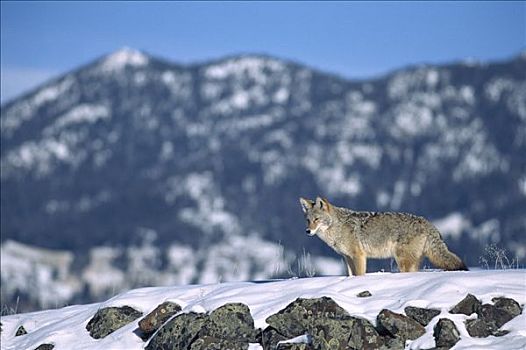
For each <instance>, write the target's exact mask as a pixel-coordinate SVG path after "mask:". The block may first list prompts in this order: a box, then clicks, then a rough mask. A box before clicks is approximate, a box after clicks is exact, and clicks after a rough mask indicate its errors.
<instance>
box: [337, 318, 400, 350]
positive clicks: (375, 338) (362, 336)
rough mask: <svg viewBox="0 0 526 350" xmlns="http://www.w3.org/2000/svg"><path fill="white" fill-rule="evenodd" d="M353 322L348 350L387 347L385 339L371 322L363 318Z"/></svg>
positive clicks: (355, 319) (371, 349)
mask: <svg viewBox="0 0 526 350" xmlns="http://www.w3.org/2000/svg"><path fill="white" fill-rule="evenodd" d="M353 320H354V322H353V323H352V327H351V336H350V337H349V341H348V343H347V346H348V349H351V350H377V349H381V348H382V347H384V346H385V339H384V337H382V336H381V335H380V334H379V333H378V331H377V330H376V328H374V326H373V325H372V324H371V322H369V321H367V320H365V319H362V318H354V319H353ZM402 348H403V347H402Z"/></svg>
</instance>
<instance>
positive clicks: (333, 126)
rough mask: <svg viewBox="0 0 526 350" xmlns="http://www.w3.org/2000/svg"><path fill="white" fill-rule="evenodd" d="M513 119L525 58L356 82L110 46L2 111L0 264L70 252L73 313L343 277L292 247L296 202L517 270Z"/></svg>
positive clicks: (297, 224) (523, 119)
mask: <svg viewBox="0 0 526 350" xmlns="http://www.w3.org/2000/svg"><path fill="white" fill-rule="evenodd" d="M525 106H526V54H524V53H523V54H521V55H519V56H517V57H514V58H512V59H510V60H507V61H503V62H494V63H473V62H459V63H453V64H448V65H441V66H431V65H422V66H415V67H408V68H405V69H401V70H398V71H395V72H392V73H391V74H388V75H387V76H384V77H381V78H378V79H373V80H367V81H352V80H348V79H344V78H342V77H339V76H336V75H333V74H327V73H324V72H320V71H317V70H313V69H311V68H309V67H306V66H304V65H301V64H299V63H295V62H290V61H286V60H281V59H277V58H273V57H270V56H263V55H243V56H233V57H228V58H225V59H221V60H216V61H212V62H206V63H199V64H192V65H181V64H174V63H172V62H168V61H166V60H162V59H158V58H156V57H153V56H151V55H148V54H146V53H144V52H140V51H137V50H133V49H122V50H119V51H117V52H114V53H112V54H110V55H108V56H105V57H102V58H100V59H98V60H96V61H95V62H92V63H90V64H88V65H86V66H83V67H80V68H79V69H77V70H75V71H72V72H70V73H67V74H65V75H63V76H61V77H58V78H57V79H55V80H53V81H51V82H49V83H48V84H45V85H44V86H42V87H40V88H38V89H36V90H34V91H32V92H30V93H28V94H26V95H24V96H22V97H20V98H18V99H15V100H13V101H10V102H9V103H6V104H5V105H3V106H2V107H1V124H0V125H1V186H2V191H1V216H2V220H1V234H2V242H3V243H2V244H3V250H4V251H10V252H15V253H13V255H9V256H13V257H17V256H18V257H20V256H25V255H24V253H20V251H24V252H27V251H33V250H32V249H37V251H40V249H42V248H43V249H46V253H45V254H43V255H42V254H40V253H39V254H37V255H36V256H48V255H49V254H54V253H52V252H53V250H60V252H58V253H57V254H59V255H60V256H64V254H67V253H68V252H69V253H71V254H73V256H74V258H73V259H72V261H71V262H70V263H69V265H68V269H67V270H68V271H69V270H71V271H72V272H71V275H73V276H75V278H77V282H78V283H77V282H75V283H77V284H75V285H78V286H80V287H76V288H77V289H75V290H74V293H73V294H72V295H76V296H77V298H81V300H93V299H94V298H95V299H96V296H97V295H98V294H97V293H96V290H99V289H100V290H104V291H105V292H104V293H106V294H111V292H114V291H115V290H120V289H122V288H131V287H134V286H141V285H147V284H151V285H157V284H169V283H196V282H200V283H205V282H215V281H217V280H240V279H254V278H268V277H271V276H276V275H283V274H287V272H288V273H289V274H291V275H293V273H291V270H301V269H303V270H305V271H307V270H312V271H310V272H309V273H314V271H315V270H317V272H316V273H340V272H343V268H342V269H340V265H339V264H338V261H337V260H336V258H337V256H336V255H335V254H334V253H333V252H332V251H330V249H329V248H327V247H326V246H325V245H324V244H323V242H321V241H320V240H319V239H317V238H309V237H307V235H305V234H304V228H305V223H304V219H303V215H302V212H301V209H300V206H299V203H298V197H299V196H305V197H311V198H312V197H315V196H317V195H323V196H326V197H328V198H329V199H331V201H332V202H334V203H335V204H337V205H341V206H347V207H352V208H354V209H357V210H378V211H387V210H396V211H408V212H412V213H416V214H418V215H423V216H426V217H428V218H429V219H431V220H433V221H434V222H435V223H436V224H437V226H438V227H439V228H440V229H441V231H442V232H443V234H444V236H445V238H446V241H447V243H448V245H449V246H450V248H451V250H453V251H455V252H456V253H457V254H458V255H459V256H460V257H462V258H463V259H464V260H466V262H467V263H468V265H470V266H479V265H480V264H481V259H482V262H483V263H485V264H493V263H494V262H495V261H497V260H498V259H500V261H502V260H503V259H504V258H503V257H505V258H507V259H509V260H513V261H511V263H514V264H517V265H518V264H523V263H524V258H525V257H526V239H525V238H524V232H525V230H526V214H525V213H526V157H525V156H524V155H525V154H526V107H525ZM7 240H10V241H13V242H12V243H9V246H8V247H7V248H9V249H4V248H5V247H4V246H6V244H7V243H6V242H7ZM17 242H18V243H17ZM20 244H22V245H20ZM27 245H29V246H34V247H36V248H31V247H29V248H28V249H26V248H27ZM20 247H24V248H23V249H19V248H20ZM48 250H51V251H48ZM328 258H333V259H332V260H331V259H328ZM4 260H5V259H3V260H2V279H3V280H2V289H3V291H4V292H5V291H6V290H9V293H7V294H5V293H3V295H17V293H18V294H21V293H22V294H24V293H27V294H29V295H30V296H31V295H32V293H35V288H30V289H28V287H27V285H28V284H27V283H26V282H27V279H32V280H35V278H37V277H35V276H40V275H42V274H38V273H36V272H35V269H34V268H31V267H28V268H27V269H26V268H24V269H19V270H16V266H18V265H16V264H15V265H14V267H13V268H15V270H10V271H11V272H10V273H7V272H5V271H6V270H5V269H7V267H6V266H8V265H9V266H13V264H7V263H4ZM21 260H24V259H23V258H22V259H21ZM26 260H27V259H26ZM52 260H53V259H52ZM55 260H56V259H55ZM55 260H53V261H55ZM58 260H59V261H65V260H64V259H62V260H61V259H58ZM66 260H67V259H66ZM17 261H18V260H17ZM45 261H47V258H46V259H40V260H38V264H40V265H42V264H44V265H42V266H48V267H49V268H48V269H47V270H46V271H48V272H47V273H48V275H49V276H51V277H49V279H48V280H54V281H56V280H57V278H58V277H57V276H59V275H60V273H59V272H57V271H58V270H57V268H56V267H54V266H55V265H53V264H51V265H49V264H48V265H46V264H45V263H43V262H45ZM68 261H70V260H68ZM302 261H303V262H302ZM306 261H307V262H308V264H307V263H306ZM508 262H510V261H508ZM38 264H37V265H38ZM309 264H312V267H308V268H307V267H306V266H307V265H309ZM391 264H392V263H391ZM300 265H301V266H300ZM370 266H371V267H372V268H373V269H375V268H376V269H377V268H384V269H388V268H389V262H385V261H383V262H382V261H376V262H374V261H373V262H372V264H370ZM145 267H148V270H146V271H147V273H144V271H145V270H144V269H145ZM101 270H104V271H112V273H113V274H112V275H107V276H112V277H108V278H106V280H107V283H106V284H103V286H104V287H101V286H100V284H101V283H103V280H105V279H103V278H101V277H100V275H99V272H100V271H101ZM22 271H26V272H24V273H23V272H22ZM75 271H76V272H75ZM79 271H80V272H79ZM141 271H143V273H141ZM160 271H163V273H160ZM305 271H304V272H305ZM17 274H19V275H23V276H26V277H24V278H21V277H20V276H18V277H19V278H18V281H19V283H15V282H14V281H15V279H14V277H12V278H11V279H9V280H5V279H4V276H16V275H17ZM79 276H80V277H79ZM90 276H91V277H90ZM169 276H171V277H169ZM174 276H175V277H174ZM69 277H70V274H68V277H64V278H65V279H66V278H69ZM37 280H38V278H37ZM24 281H25V282H24ZM4 282H5V283H4ZM35 283H37V282H35ZM37 285H38V284H37ZM57 288H58V289H57V290H60V288H59V287H57ZM101 288H102V289H101ZM36 289H38V288H36ZM101 293H102V292H101ZM101 295H102V294H101ZM99 296H100V295H99ZM28 298H30V297H28ZM37 299H38V300H41V299H40V297H39V298H37ZM67 300H70V299H68V298H64V299H60V300H59V301H60V302H65V301H67Z"/></svg>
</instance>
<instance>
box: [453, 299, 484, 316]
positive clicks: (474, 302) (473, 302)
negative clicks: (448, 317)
mask: <svg viewBox="0 0 526 350" xmlns="http://www.w3.org/2000/svg"><path fill="white" fill-rule="evenodd" d="M481 306H482V303H481V302H480V300H478V299H477V298H476V297H475V296H474V295H472V294H468V295H466V297H465V298H464V299H462V300H461V301H460V302H459V303H458V304H457V305H455V306H454V307H453V308H452V309H451V310H449V313H451V314H464V315H467V316H469V315H471V314H473V313H476V312H477V311H478V310H479V309H480V307H481Z"/></svg>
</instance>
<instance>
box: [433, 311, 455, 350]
mask: <svg viewBox="0 0 526 350" xmlns="http://www.w3.org/2000/svg"><path fill="white" fill-rule="evenodd" d="M433 336H434V337H435V343H436V346H437V347H438V348H442V349H449V348H451V347H453V346H454V345H455V344H456V343H457V342H458V341H459V340H460V333H459V332H458V329H457V327H456V326H455V323H453V321H451V320H450V319H447V318H441V319H440V320H438V322H437V324H436V325H435V327H433Z"/></svg>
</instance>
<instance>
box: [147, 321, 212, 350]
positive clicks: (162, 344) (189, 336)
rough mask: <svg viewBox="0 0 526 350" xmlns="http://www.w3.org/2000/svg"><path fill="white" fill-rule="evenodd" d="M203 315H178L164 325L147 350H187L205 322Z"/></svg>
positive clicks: (151, 340)
mask: <svg viewBox="0 0 526 350" xmlns="http://www.w3.org/2000/svg"><path fill="white" fill-rule="evenodd" d="M206 318H207V317H206V315H205V314H198V313H195V312H190V313H185V314H180V315H177V316H175V317H174V318H172V319H171V320H170V321H168V322H167V323H165V324H164V325H163V326H162V327H161V328H160V329H159V330H158V331H157V333H155V334H154V335H153V336H152V338H151V339H150V342H149V343H148V345H147V346H146V349H148V350H171V349H188V348H190V345H191V344H192V342H193V341H194V340H195V338H196V337H197V334H198V333H199V331H200V330H201V328H202V327H203V325H204V324H205V322H206Z"/></svg>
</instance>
